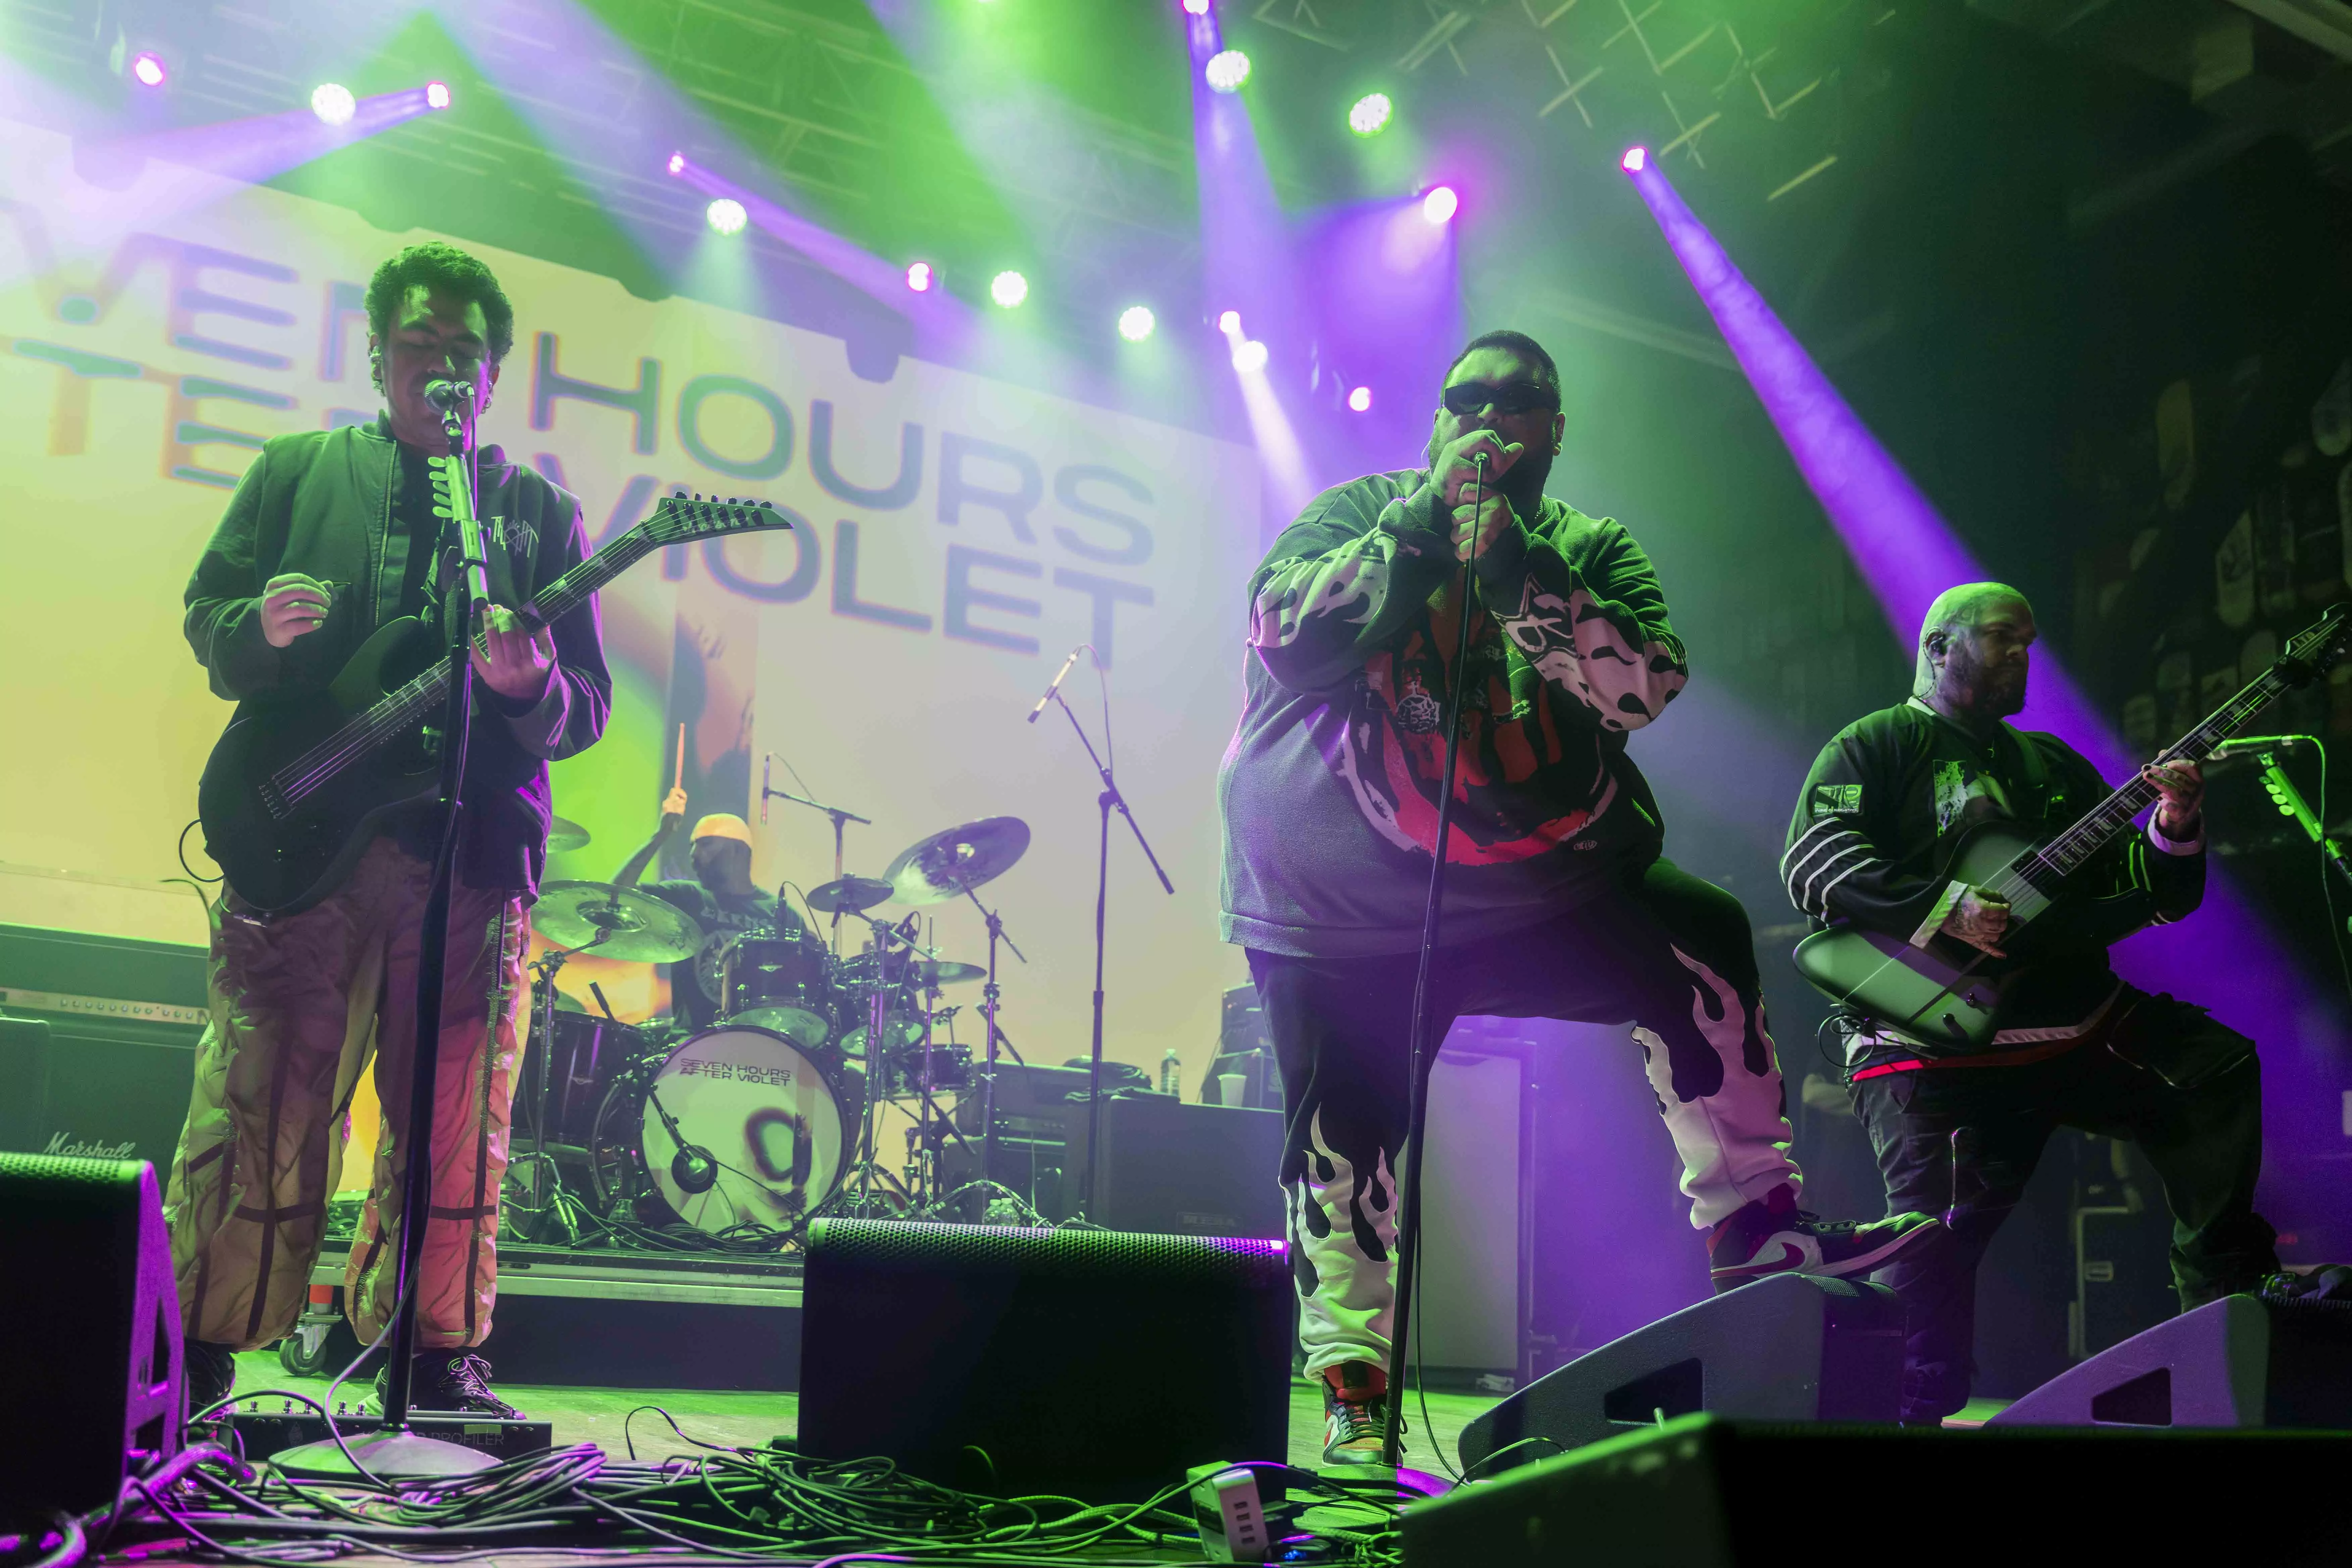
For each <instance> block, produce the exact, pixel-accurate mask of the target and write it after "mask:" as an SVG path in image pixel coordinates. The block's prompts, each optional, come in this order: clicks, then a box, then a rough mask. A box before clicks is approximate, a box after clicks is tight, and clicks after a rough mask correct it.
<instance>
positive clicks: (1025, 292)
mask: <svg viewBox="0 0 2352 1568" xmlns="http://www.w3.org/2000/svg"><path fill="white" fill-rule="evenodd" d="M988 297H989V298H990V299H992V300H995V301H996V302H997V303H998V304H1000V305H1002V306H1003V307H1004V308H1005V309H1006V310H1012V309H1013V307H1015V306H1016V305H1018V304H1020V303H1021V301H1022V300H1026V299H1027V298H1029V279H1026V278H1024V277H1022V276H1021V274H1019V273H1018V272H1015V271H1013V270H1012V269H1011V268H1006V269H1005V270H1004V271H1003V272H1000V273H998V274H997V275H996V276H995V277H993V278H992V279H989V280H988Z"/></svg>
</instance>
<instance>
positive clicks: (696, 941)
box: [530, 882, 702, 963]
mask: <svg viewBox="0 0 2352 1568" xmlns="http://www.w3.org/2000/svg"><path fill="white" fill-rule="evenodd" d="M530 923H531V925H532V926H533V927H534V928H536V929H537V931H539V933H540V934H541V936H543V937H545V938H546V939H547V940H548V941H550V942H554V943H555V944H556V945H558V946H560V947H568V948H571V949H572V950H574V951H585V952H593V953H594V954H595V955H596V956H597V957H599V958H617V959H621V960H623V961H625V962H631V963H677V961H678V960H680V959H683V958H691V957H693V956H694V955H695V953H696V952H698V951H699V950H700V948H701V946H702V927H701V925H700V924H699V923H698V922H697V921H696V920H695V918H694V917H693V916H692V915H689V914H688V913H687V912H686V911H685V910H681V909H679V908H678V907H677V905H675V904H667V903H664V902H663V901H662V900H659V899H656V898H655V897H654V896H653V895H652V894H651V893H647V892H641V891H639V890H638V889H635V888H615V887H614V886H612V885H611V884H610V883H606V882H550V883H548V884H547V885H546V886H544V887H542V888H541V889H540V890H539V902H538V903H536V904H534V905H532V906H531V910H530Z"/></svg>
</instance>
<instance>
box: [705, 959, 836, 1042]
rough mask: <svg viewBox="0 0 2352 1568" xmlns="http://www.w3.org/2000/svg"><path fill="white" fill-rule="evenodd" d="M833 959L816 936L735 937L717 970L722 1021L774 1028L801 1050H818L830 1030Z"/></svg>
mask: <svg viewBox="0 0 2352 1568" xmlns="http://www.w3.org/2000/svg"><path fill="white" fill-rule="evenodd" d="M832 963H833V955H832V954H830V953H828V952H825V950H824V943H822V942H818V941H817V940H816V939H815V938H814V937H806V936H800V937H771V936H747V937H742V938H740V939H738V940H737V941H736V942H733V943H732V944H731V945H730V948H729V950H728V953H727V957H726V960H725V962H724V965H723V967H722V969H721V971H720V974H721V979H722V984H721V990H720V994H721V995H722V996H723V997H724V998H725V999H726V1021H727V1022H728V1023H730V1024H741V1025H744V1026H748V1027H751V1028H754V1029H773V1030H774V1031H775V1032H776V1033H777V1034H780V1035H782V1036H783V1037H785V1038H786V1039H788V1040H790V1041H792V1042H793V1044H794V1045H796V1046H799V1047H801V1048H802V1049H803V1050H811V1051H813V1050H814V1049H816V1048H817V1047H819V1046H822V1045H823V1044H824V1043H825V1041H826V1040H827V1039H829V1038H830V1037H832V1035H833V1013H834V1009H835V1005H836V1003H835V990H834V984H833V978H832V976H831V974H830V973H828V971H829V969H830V968H831V965H832Z"/></svg>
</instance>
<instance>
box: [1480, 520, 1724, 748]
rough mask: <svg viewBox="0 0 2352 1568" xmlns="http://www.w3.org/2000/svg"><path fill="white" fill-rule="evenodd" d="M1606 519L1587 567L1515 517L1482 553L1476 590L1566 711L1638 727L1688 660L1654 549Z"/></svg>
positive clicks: (1658, 708) (1609, 726)
mask: <svg viewBox="0 0 2352 1568" xmlns="http://www.w3.org/2000/svg"><path fill="white" fill-rule="evenodd" d="M1600 527H1601V529H1602V530H1603V531H1604V533H1605V537H1606V540H1607V542H1606V543H1605V544H1604V545H1603V547H1602V548H1601V552H1599V553H1598V554H1596V555H1595V556H1594V557H1593V558H1592V563H1591V573H1590V574H1589V575H1588V574H1585V573H1580V572H1579V571H1578V570H1577V568H1576V567H1575V566H1574V565H1573V564H1571V563H1570V561H1569V560H1568V558H1567V557H1566V556H1564V555H1562V554H1561V553H1560V552H1559V550H1558V549H1557V548H1555V547H1554V546H1553V544H1552V543H1551V542H1550V541H1549V540H1545V539H1539V538H1538V537H1536V536H1535V535H1534V534H1532V533H1530V532H1528V529H1527V527H1526V525H1525V524H1524V523H1520V522H1516V521H1515V522H1514V523H1513V524H1512V525H1511V526H1510V527H1509V528H1508V529H1507V530H1505V531H1503V532H1502V533H1501V534H1500V535H1499V536H1498V537H1497V538H1496V541H1495V542H1494V543H1493V544H1492V545H1490V546H1488V547H1487V550H1486V554H1484V555H1482V556H1480V557H1479V558H1478V592H1479V595H1481V596H1482V597H1483V598H1484V599H1485V600H1486V607H1487V609H1488V610H1490V611H1492V612H1493V614H1494V616H1495V618H1496V622H1497V623H1498V624H1499V625H1500V626H1502V628H1503V632H1504V634H1505V635H1506V636H1507V637H1509V638H1510V639H1511V645H1512V647H1516V648H1517V650H1518V652H1519V654H1520V656H1521V657H1522V658H1525V659H1526V660H1527V661H1528V665H1529V666H1530V667H1531V668H1534V669H1535V671H1536V672H1537V673H1538V675H1540V676H1542V677H1543V679H1544V684H1545V686H1546V687H1547V688H1549V689H1550V690H1551V691H1552V692H1553V693H1554V694H1555V695H1556V696H1558V697H1560V698H1563V699H1565V700H1566V702H1567V705H1568V710H1569V711H1570V712H1581V713H1582V714H1584V715H1586V716H1587V717H1588V719H1589V721H1590V722H1591V724H1592V725H1593V726H1594V727H1596V728H1598V729H1602V730H1638V729H1640V728H1641V727H1642V726H1643V725H1644V724H1646V723H1648V722H1649V721H1651V720H1653V719H1654V718H1656V717H1657V716H1658V715H1659V713H1660V712H1662V711H1663V710H1664V708H1665V706H1666V704H1667V703H1668V702H1670V701H1672V700H1674V695H1675V692H1677V691H1680V690H1681V689H1683V683H1684V682H1685V680H1687V679H1689V678H1690V664H1689V660H1688V659H1687V658H1685V655H1684V652H1683V645H1682V639H1681V638H1679V637H1675V634H1674V629H1673V627H1671V626H1668V625H1667V622H1666V595H1665V592H1664V589H1662V588H1660V587H1659V586H1658V574H1657V572H1656V570H1655V569H1654V567H1652V566H1651V564H1650V558H1649V556H1648V555H1647V554H1645V553H1644V552H1643V549H1642V547H1641V546H1640V545H1639V544H1636V543H1635V542H1633V536H1632V535H1631V534H1629V533H1627V532H1626V531H1624V530H1623V529H1622V528H1620V527H1619V526H1618V525H1617V524H1615V523H1613V522H1609V521H1601V523H1600Z"/></svg>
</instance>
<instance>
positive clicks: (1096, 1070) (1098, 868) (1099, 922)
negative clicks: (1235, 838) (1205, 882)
mask: <svg viewBox="0 0 2352 1568" xmlns="http://www.w3.org/2000/svg"><path fill="white" fill-rule="evenodd" d="M1087 652H1088V653H1093V652H1094V650H1093V649H1091V648H1089V649H1087ZM1095 668H1097V669H1100V668H1102V657H1101V656H1100V655H1099V654H1097V655H1095ZM1054 700H1055V701H1056V702H1058V703H1060V704H1061V705H1062V711H1063V712H1064V713H1065V714H1066V715H1067V716H1068V718H1069V721H1070V728H1071V729H1073V730H1076V731H1077V732H1078V744H1080V745H1082V746H1084V747H1085V748H1086V749H1087V760H1088V761H1090V762H1092V763H1094V765H1095V772H1096V773H1097V774H1098V775H1100V777H1101V779H1102V794H1101V795H1097V797H1096V800H1095V804H1096V806H1097V809H1098V810H1099V811H1100V813H1101V817H1102V821H1101V833H1100V836H1099V838H1100V842H1099V846H1098V847H1097V851H1096V856H1095V1028H1094V1047H1093V1054H1092V1057H1091V1058H1090V1059H1089V1061H1088V1064H1087V1175H1086V1185H1085V1187H1084V1188H1083V1189H1082V1194H1083V1195H1082V1197H1081V1200H1080V1203H1079V1205H1078V1211H1077V1215H1076V1217H1078V1218H1081V1219H1083V1218H1086V1217H1087V1211H1089V1210H1091V1209H1092V1208H1093V1207H1094V1206H1095V1171H1096V1168H1097V1166H1098V1165H1099V1164H1100V1163H1101V1162H1102V1060H1103V940H1104V928H1105V924H1106V920H1105V917H1106V914H1107V911H1108V909H1109V905H1110V814H1111V808H1112V807H1114V806H1116V807H1118V814H1119V816H1123V817H1125V818H1126V819H1127V826H1128V827H1129V829H1130V830H1131V831H1132V832H1133V833H1134V834H1135V841H1136V843H1137V844H1139V845H1140V846H1141V847H1142V849H1143V858H1145V859H1146V860H1149V861H1150V862H1151V874H1152V875H1153V876H1155V877H1157V878H1159V879H1160V887H1161V888H1163V889H1166V890H1167V892H1168V894H1169V896H1170V897H1171V898H1172V897H1174V896H1175V893H1176V884H1175V883H1173V882H1171V881H1170V880H1169V879H1168V873H1167V872H1166V871H1165V870H1163V869H1162V868H1160V857H1159V856H1157V855H1154V854H1153V853H1152V852H1151V841H1150V839H1148V838H1146V837H1143V829H1142V828H1141V827H1140V826H1138V825H1137V823H1136V820H1135V813H1133V812H1131V811H1129V809H1128V808H1127V797H1126V796H1125V795H1121V794H1119V793H1118V782H1117V781H1116V780H1114V779H1113V778H1112V777H1111V772H1110V768H1109V767H1108V765H1107V764H1106V763H1104V762H1103V760H1102V758H1101V756H1100V755H1098V754H1097V752H1096V751H1095V743H1094V742H1092V741H1090V740H1088V739H1087V727H1086V726H1085V725H1084V724H1081V723H1079V722H1078V716H1077V714H1076V712H1075V711H1073V710H1071V708H1070V702H1069V699H1068V698H1066V697H1064V696H1063V695H1062V689H1061V687H1060V686H1058V685H1057V686H1055V688H1054ZM1103 743H1104V744H1105V745H1108V744H1109V743H1110V698H1109V695H1108V692H1106V693H1105V695H1104V698H1103ZM990 1023H991V1026H993V1025H994V1020H993V1019H992V1020H990Z"/></svg>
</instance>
